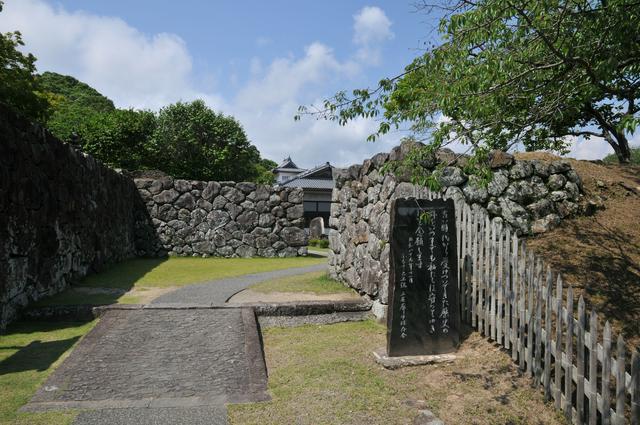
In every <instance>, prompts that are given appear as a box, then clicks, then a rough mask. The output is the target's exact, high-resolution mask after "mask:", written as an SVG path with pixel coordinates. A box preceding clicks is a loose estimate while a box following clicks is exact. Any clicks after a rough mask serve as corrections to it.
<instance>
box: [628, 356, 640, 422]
mask: <svg viewBox="0 0 640 425" xmlns="http://www.w3.org/2000/svg"><path fill="white" fill-rule="evenodd" d="M630 387H631V423H632V424H633V425H637V424H639V423H640V354H638V351H637V350H636V351H634V352H633V355H632V357H631V385H630Z"/></svg>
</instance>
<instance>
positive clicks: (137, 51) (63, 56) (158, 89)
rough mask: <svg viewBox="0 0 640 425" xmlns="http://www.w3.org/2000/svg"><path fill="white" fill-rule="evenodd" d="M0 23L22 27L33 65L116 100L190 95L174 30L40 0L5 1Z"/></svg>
mask: <svg viewBox="0 0 640 425" xmlns="http://www.w3.org/2000/svg"><path fill="white" fill-rule="evenodd" d="M0 28H2V30H3V31H6V30H14V29H17V30H20V31H21V32H22V35H23V38H24V41H25V44H26V48H25V49H26V50H28V51H30V52H33V53H34V54H35V56H36V57H37V58H38V62H37V66H38V69H39V70H41V71H44V70H49V71H55V72H59V73H62V74H70V75H73V76H74V77H76V78H78V79H80V80H82V81H84V82H86V83H88V84H90V85H91V86H93V87H95V88H96V89H97V90H99V91H100V92H102V93H105V94H107V95H108V96H109V97H110V98H112V99H113V100H114V102H115V103H116V104H117V105H118V106H123V107H126V106H130V105H133V106H136V107H149V108H157V107H160V106H162V105H165V104H167V103H169V102H173V101H176V100H180V99H181V98H190V97H193V96H194V95H195V93H193V90H192V88H191V85H190V82H189V78H190V76H191V72H192V59H191V56H190V55H189V52H188V50H187V46H186V45H185V43H184V41H183V40H182V39H181V38H180V37H178V36H177V35H175V34H167V33H160V34H155V35H151V36H150V35H146V34H143V33H142V32H140V31H138V30H137V29H135V28H133V27H131V26H129V25H128V24H127V23H126V22H124V21H123V20H121V19H119V18H113V17H103V16H97V15H92V14H88V13H84V12H68V11H66V10H65V9H63V8H61V7H59V8H54V7H52V6H50V5H49V4H47V3H45V2H43V1H40V0H19V1H11V2H8V3H6V4H5V8H4V11H3V12H2V14H0Z"/></svg>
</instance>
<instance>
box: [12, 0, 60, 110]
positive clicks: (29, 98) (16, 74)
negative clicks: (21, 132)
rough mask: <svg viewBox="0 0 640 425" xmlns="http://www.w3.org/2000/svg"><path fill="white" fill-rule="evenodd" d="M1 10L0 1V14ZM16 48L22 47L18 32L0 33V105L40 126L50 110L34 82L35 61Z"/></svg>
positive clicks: (39, 88)
mask: <svg viewBox="0 0 640 425" xmlns="http://www.w3.org/2000/svg"><path fill="white" fill-rule="evenodd" d="M2 7H3V1H2V0H0V12H2ZM19 46H24V42H23V41H22V36H21V35H20V32H18V31H14V32H7V33H0V81H2V84H0V102H2V103H5V104H7V105H9V106H10V107H12V108H13V109H15V110H16V111H18V112H20V113H21V114H23V115H25V116H26V117H28V118H30V119H33V120H36V121H40V122H43V121H45V120H46V119H47V117H48V116H49V113H50V109H49V102H48V101H47V98H46V96H45V95H44V94H43V93H42V89H41V87H40V85H39V84H38V81H37V79H36V74H35V72H36V65H35V63H36V58H35V56H33V55H32V54H31V53H29V54H26V55H25V54H23V53H21V52H20V51H19V50H18V47H19Z"/></svg>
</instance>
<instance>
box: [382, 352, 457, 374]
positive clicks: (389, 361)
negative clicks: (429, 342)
mask: <svg viewBox="0 0 640 425" xmlns="http://www.w3.org/2000/svg"><path fill="white" fill-rule="evenodd" d="M373 357H374V358H375V360H376V363H378V364H381V365H382V366H384V367H385V368H387V369H399V368H401V367H407V366H421V365H429V364H437V363H452V362H453V361H454V360H455V359H457V358H458V356H456V355H455V354H433V355H429V356H398V357H389V356H388V355H387V349H386V348H378V349H377V350H375V351H374V352H373Z"/></svg>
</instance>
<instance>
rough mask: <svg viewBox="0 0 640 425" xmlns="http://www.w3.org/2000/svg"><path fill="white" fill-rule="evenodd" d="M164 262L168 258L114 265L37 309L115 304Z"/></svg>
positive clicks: (88, 277)
mask: <svg viewBox="0 0 640 425" xmlns="http://www.w3.org/2000/svg"><path fill="white" fill-rule="evenodd" d="M165 261H167V258H135V259H131V260H125V261H122V262H120V263H117V264H113V265H111V266H109V267H108V268H106V269H105V270H103V271H101V272H98V273H95V274H91V275H88V276H86V277H85V278H84V279H82V280H81V281H80V282H78V283H77V284H74V285H72V286H70V287H69V288H67V289H66V290H65V291H63V292H61V293H59V294H56V295H53V296H51V297H47V298H44V299H42V300H40V301H39V302H37V303H36V304H35V306H36V307H43V306H55V305H76V304H77V305H80V304H92V305H107V304H115V303H117V302H118V299H119V298H120V297H121V296H122V295H123V294H124V293H126V292H127V291H129V290H131V289H132V288H133V287H134V286H135V284H136V282H138V281H139V280H140V279H141V278H142V277H143V276H144V275H146V274H147V273H149V272H150V271H151V270H153V269H155V268H156V267H158V266H160V265H161V264H162V263H164V262H165Z"/></svg>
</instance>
